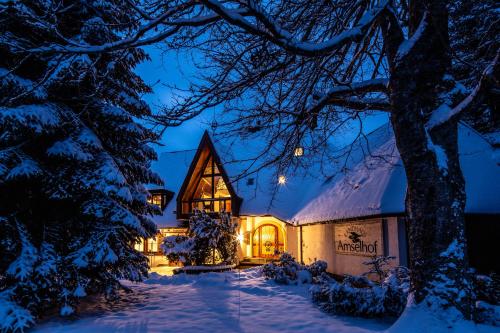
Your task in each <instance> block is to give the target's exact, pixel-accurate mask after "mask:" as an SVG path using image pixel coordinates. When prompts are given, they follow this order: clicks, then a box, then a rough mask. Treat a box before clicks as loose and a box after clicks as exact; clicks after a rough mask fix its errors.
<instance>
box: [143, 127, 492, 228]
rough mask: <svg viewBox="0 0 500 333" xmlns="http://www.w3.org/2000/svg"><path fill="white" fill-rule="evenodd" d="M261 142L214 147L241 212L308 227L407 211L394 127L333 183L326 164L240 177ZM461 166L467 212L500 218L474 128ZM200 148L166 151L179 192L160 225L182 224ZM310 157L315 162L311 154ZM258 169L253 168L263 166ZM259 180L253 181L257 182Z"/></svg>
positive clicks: (364, 141) (159, 166)
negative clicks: (184, 190) (182, 204)
mask: <svg viewBox="0 0 500 333" xmlns="http://www.w3.org/2000/svg"><path fill="white" fill-rule="evenodd" d="M259 144H260V143H258V142H252V141H243V140H242V139H239V138H233V139H224V140H223V141H222V140H221V141H218V140H214V146H215V148H216V150H217V153H218V155H219V157H220V159H221V162H222V163H223V168H224V169H225V171H226V172H227V174H228V176H229V178H230V179H231V180H232V184H233V187H234V189H235V191H236V193H237V195H238V196H239V197H241V198H242V199H243V201H242V204H241V207H240V215H246V216H263V215H272V216H275V217H277V218H279V219H281V220H283V221H287V222H291V223H296V224H307V223H314V222H324V221H332V220H340V219H347V218H355V217H368V216H376V215H381V214H387V215H390V214H401V213H404V211H405V207H404V201H405V193H406V176H405V172H404V168H403V166H402V163H401V160H400V157H399V153H398V151H397V149H396V145H395V141H394V135H393V132H392V129H391V127H390V125H389V124H386V125H383V126H381V127H379V128H378V129H376V130H375V131H373V132H371V133H370V134H368V135H367V136H366V137H362V138H360V139H358V140H357V141H356V142H355V143H354V144H353V145H352V146H351V147H348V148H345V149H346V151H347V149H349V151H348V154H347V157H344V159H345V161H343V162H342V163H339V164H340V166H338V167H335V168H337V169H338V170H337V172H335V173H333V176H330V177H329V178H326V179H325V176H324V175H323V173H322V172H321V171H320V169H319V167H318V168H316V166H312V167H310V168H309V169H308V170H303V171H302V172H301V171H298V172H296V173H295V174H290V175H286V177H287V180H286V183H285V184H283V185H279V184H278V178H277V177H278V175H277V174H276V171H275V169H274V168H273V167H266V168H263V169H261V170H259V171H258V172H256V173H254V174H250V175H248V176H245V177H243V178H240V179H239V178H238V176H239V175H241V174H242V172H244V171H245V170H246V169H247V168H248V167H249V166H250V165H252V161H250V160H249V159H250V157H254V156H256V155H257V154H258V152H259V149H260V148H261V147H259V146H258V145H259ZM459 147H460V163H461V165H462V169H463V172H464V176H465V179H466V192H467V203H466V212H467V213H491V214H492V213H495V214H498V213H500V195H499V194H500V172H499V171H500V166H499V165H498V164H497V163H496V162H495V160H494V157H493V148H492V147H491V145H490V144H489V143H488V142H487V141H486V140H484V138H483V137H482V136H481V135H480V134H478V133H477V132H476V131H474V130H473V129H471V128H469V127H468V126H466V125H460V127H459ZM195 153H196V150H188V151H180V152H170V153H163V154H161V155H160V157H159V160H158V161H157V162H156V163H154V164H153V166H152V168H153V170H154V171H155V172H157V173H158V174H159V175H160V176H161V177H162V179H163V180H164V181H165V188H166V189H168V190H171V191H173V192H174V193H175V196H174V198H173V199H172V200H171V202H170V203H169V204H168V206H167V207H166V208H165V210H164V215H163V216H161V217H155V222H156V223H157V224H158V225H159V226H160V227H172V226H176V225H177V221H176V219H175V214H174V213H173V212H174V211H175V210H176V203H175V202H176V197H177V195H178V192H179V190H180V187H181V185H182V182H183V181H184V178H185V177H186V174H187V171H188V169H189V165H190V163H191V160H192V159H193V157H194V155H195ZM303 158H307V157H306V156H304V157H303ZM258 163H259V162H257V165H253V166H252V167H253V169H254V170H255V169H258V168H259V167H258ZM250 179H253V180H250Z"/></svg>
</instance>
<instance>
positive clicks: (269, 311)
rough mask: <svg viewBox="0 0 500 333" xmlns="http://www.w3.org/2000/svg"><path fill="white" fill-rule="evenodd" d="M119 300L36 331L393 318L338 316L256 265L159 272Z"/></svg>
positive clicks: (361, 326) (326, 324)
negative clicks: (267, 278)
mask: <svg viewBox="0 0 500 333" xmlns="http://www.w3.org/2000/svg"><path fill="white" fill-rule="evenodd" d="M129 286H131V288H132V289H133V290H134V293H133V294H131V295H129V296H128V298H127V300H125V301H122V302H120V303H119V304H117V305H109V304H107V303H106V302H99V303H98V304H93V305H92V306H88V307H85V308H83V309H82V310H81V311H80V315H79V319H77V320H72V321H69V320H65V321H61V320H53V321H49V322H45V323H43V324H41V325H40V326H38V327H37V328H36V329H35V330H34V332H37V333H41V332H44V333H49V332H50V333H56V332H64V333H67V332H75V333H76V332H82V333H85V332H89V333H100V332H103V333H111V332H127V333H128V332H130V333H132V332H134V333H139V332H187V333H191V332H335V333H343V332H350V333H357V332H379V331H383V330H385V329H386V328H387V327H388V326H389V325H390V323H387V322H382V321H378V320H366V319H358V318H350V317H334V316H330V315H327V314H325V313H323V312H321V311H320V310H318V309H317V308H316V307H314V305H313V304H312V303H311V298H310V296H309V294H308V291H307V290H308V288H309V286H307V285H304V286H280V285H276V284H274V283H272V282H268V281H265V280H264V279H263V278H261V277H259V276H258V274H257V272H256V270H255V269H252V270H247V271H242V272H241V273H240V274H238V273H237V272H227V273H207V274H202V275H198V276H192V275H191V276H185V275H178V276H160V275H158V274H155V273H153V274H152V277H151V278H150V279H149V280H147V281H146V282H145V283H140V284H133V285H129Z"/></svg>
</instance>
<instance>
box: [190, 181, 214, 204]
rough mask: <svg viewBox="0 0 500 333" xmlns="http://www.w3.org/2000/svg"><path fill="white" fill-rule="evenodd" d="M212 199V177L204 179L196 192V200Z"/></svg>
mask: <svg viewBox="0 0 500 333" xmlns="http://www.w3.org/2000/svg"><path fill="white" fill-rule="evenodd" d="M211 197H212V177H202V178H201V179H200V183H199V184H198V187H197V188H196V191H195V192H194V196H193V198H194V199H207V198H211Z"/></svg>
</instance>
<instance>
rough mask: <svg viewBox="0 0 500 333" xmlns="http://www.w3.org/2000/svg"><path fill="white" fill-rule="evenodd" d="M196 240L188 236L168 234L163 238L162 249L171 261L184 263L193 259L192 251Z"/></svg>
mask: <svg viewBox="0 0 500 333" xmlns="http://www.w3.org/2000/svg"><path fill="white" fill-rule="evenodd" d="M193 247H194V241H193V239H192V238H189V237H187V236H168V237H165V238H164V239H163V244H162V245H161V249H162V251H163V253H164V254H165V256H166V257H167V259H168V260H169V261H170V262H181V263H182V264H186V263H191V262H192V261H193V259H192V257H191V252H192V251H193Z"/></svg>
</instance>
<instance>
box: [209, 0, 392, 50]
mask: <svg viewBox="0 0 500 333" xmlns="http://www.w3.org/2000/svg"><path fill="white" fill-rule="evenodd" d="M202 3H204V4H205V5H206V6H207V7H208V8H210V9H212V10H213V11H214V12H216V13H217V14H219V15H220V16H221V17H223V18H224V19H225V20H226V21H228V22H230V23H231V24H234V25H236V26H238V27H240V28H242V29H244V30H245V31H246V32H248V33H251V34H254V35H260V36H264V37H265V38H267V39H268V40H270V41H271V42H273V43H275V44H277V45H280V46H282V47H283V48H285V49H287V50H288V51H290V52H293V53H296V54H301V55H304V56H317V55H320V54H326V53H330V52H332V51H334V50H337V49H339V48H341V47H342V46H344V45H346V44H347V43H350V42H352V41H357V40H360V39H362V38H363V37H364V36H365V34H366V32H367V30H368V29H369V28H370V26H372V24H373V23H374V22H375V20H376V19H377V18H378V17H379V16H380V15H382V14H383V13H384V10H385V9H386V8H387V7H388V5H389V1H387V0H385V1H382V2H381V3H380V4H379V5H377V6H374V7H373V8H372V9H371V10H369V11H368V12H366V13H365V14H364V15H363V16H362V17H361V19H360V20H359V21H358V22H357V24H356V25H355V26H354V27H352V28H350V29H347V30H344V31H342V32H341V33H339V34H338V35H336V36H333V37H331V38H330V39H329V40H327V41H324V42H319V43H316V42H311V41H300V40H297V39H295V38H294V37H293V36H292V34H291V33H290V32H288V31H287V30H285V29H283V28H282V27H280V26H279V25H278V24H277V23H276V22H275V21H274V20H273V19H272V18H270V17H269V15H267V13H265V12H264V10H263V9H262V8H261V7H260V6H258V5H255V4H254V2H253V1H249V2H248V6H249V11H250V14H251V15H253V17H254V18H255V19H256V20H257V21H258V22H260V23H262V24H263V25H264V27H265V29H262V28H261V27H259V26H258V25H255V24H252V23H251V22H249V21H248V20H247V19H245V18H244V17H243V16H242V15H240V14H238V13H237V12H235V11H231V10H229V9H227V8H226V7H225V6H224V5H222V4H221V3H220V2H219V1H217V0H202Z"/></svg>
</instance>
